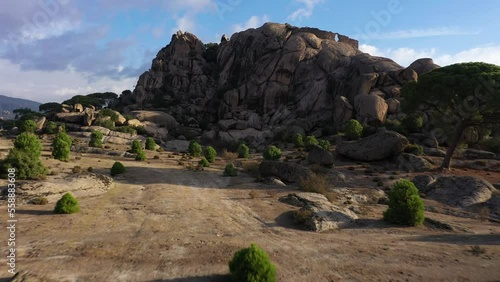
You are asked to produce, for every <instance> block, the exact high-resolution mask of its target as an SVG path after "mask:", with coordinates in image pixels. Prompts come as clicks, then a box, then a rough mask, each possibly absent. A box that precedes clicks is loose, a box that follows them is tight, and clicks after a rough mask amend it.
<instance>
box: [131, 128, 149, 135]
mask: <svg viewBox="0 0 500 282" xmlns="http://www.w3.org/2000/svg"><path fill="white" fill-rule="evenodd" d="M132 128H134V129H135V131H137V134H139V135H148V131H147V130H146V128H145V127H144V126H134V127H132Z"/></svg>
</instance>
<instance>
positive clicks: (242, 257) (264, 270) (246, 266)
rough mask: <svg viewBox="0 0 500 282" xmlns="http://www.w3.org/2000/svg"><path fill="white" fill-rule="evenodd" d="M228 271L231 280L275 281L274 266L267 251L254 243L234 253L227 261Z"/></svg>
mask: <svg viewBox="0 0 500 282" xmlns="http://www.w3.org/2000/svg"><path fill="white" fill-rule="evenodd" d="M229 272H230V274H231V280H232V281H238V282H258V281H259V282H260V281H265V282H274V281H276V266H274V264H273V263H272V262H271V260H270V259H269V256H268V255H267V253H266V252H265V251H264V250H262V249H261V248H259V247H258V246H257V245H255V244H252V245H251V246H250V248H245V249H241V250H239V251H237V252H236V253H235V254H234V257H233V259H232V260H231V261H230V262H229Z"/></svg>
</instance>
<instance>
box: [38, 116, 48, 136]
mask: <svg viewBox="0 0 500 282" xmlns="http://www.w3.org/2000/svg"><path fill="white" fill-rule="evenodd" d="M46 121H47V118H46V117H45V116H41V117H39V118H38V120H37V121H36V128H35V132H37V133H40V132H41V131H42V130H43V128H44V127H45V122H46Z"/></svg>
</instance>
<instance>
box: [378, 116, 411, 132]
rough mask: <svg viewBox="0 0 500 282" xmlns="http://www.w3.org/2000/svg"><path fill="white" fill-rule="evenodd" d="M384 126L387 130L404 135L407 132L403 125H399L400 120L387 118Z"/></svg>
mask: <svg viewBox="0 0 500 282" xmlns="http://www.w3.org/2000/svg"><path fill="white" fill-rule="evenodd" d="M384 127H385V128H386V129H387V130H391V131H395V132H397V133H400V134H403V135H406V134H408V132H407V131H406V130H405V129H404V127H403V126H402V125H401V122H400V121H399V120H395V119H394V120H387V121H386V122H385V124H384Z"/></svg>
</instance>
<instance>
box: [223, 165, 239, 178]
mask: <svg viewBox="0 0 500 282" xmlns="http://www.w3.org/2000/svg"><path fill="white" fill-rule="evenodd" d="M224 176H231V177H232V176H238V171H237V170H236V168H235V167H234V165H233V164H228V165H226V167H225V168H224Z"/></svg>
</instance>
